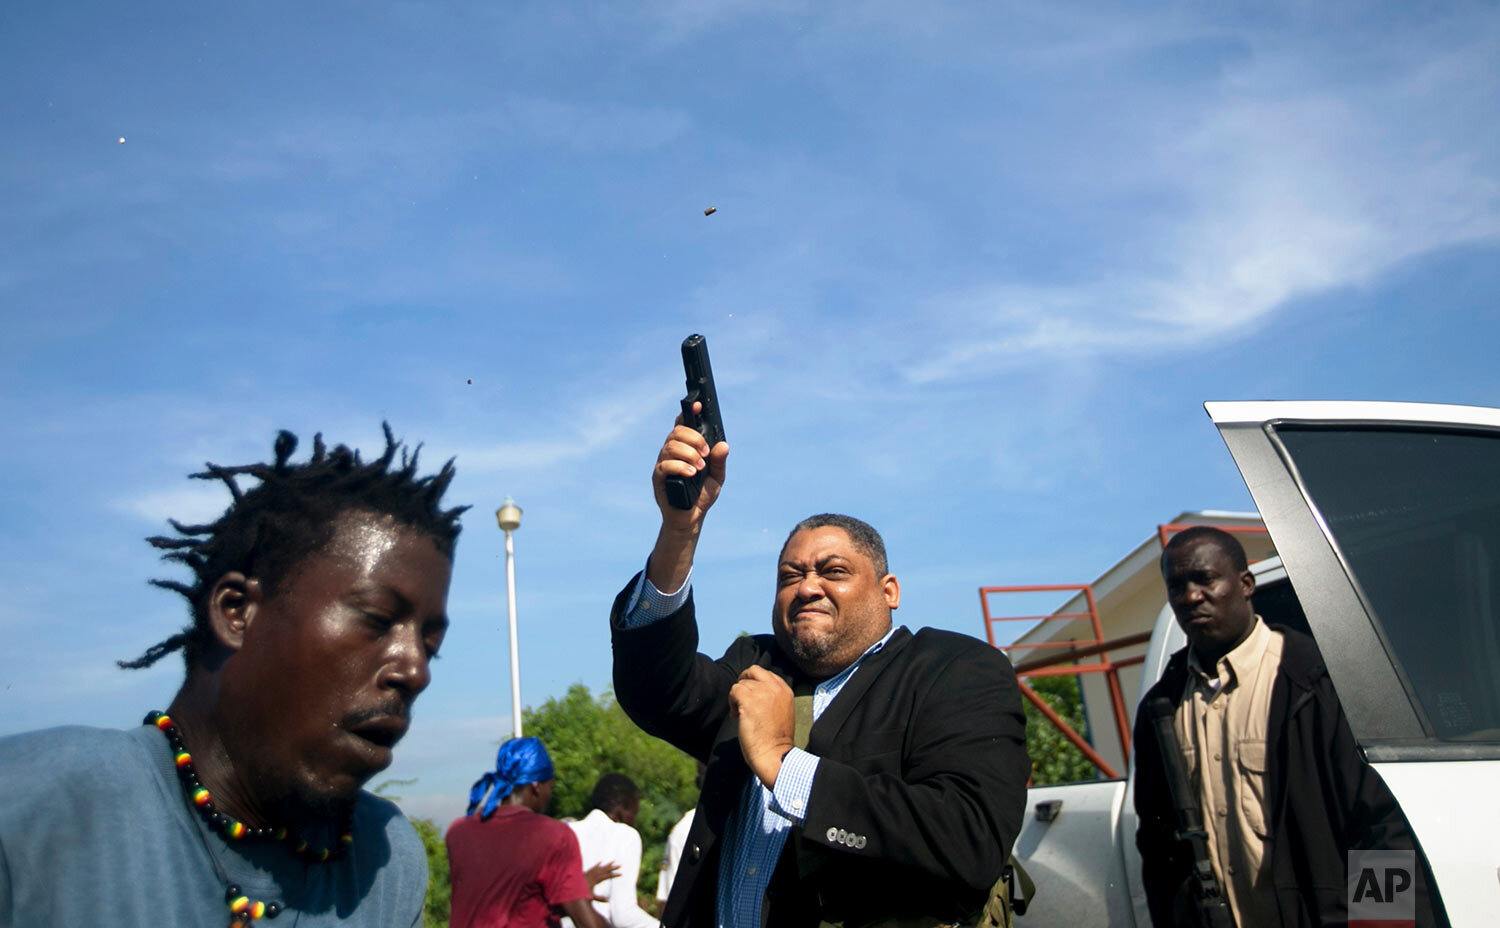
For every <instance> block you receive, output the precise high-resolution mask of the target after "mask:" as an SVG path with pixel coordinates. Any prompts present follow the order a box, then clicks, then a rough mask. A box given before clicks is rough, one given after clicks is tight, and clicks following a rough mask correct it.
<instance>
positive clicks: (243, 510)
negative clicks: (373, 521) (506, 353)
mask: <svg viewBox="0 0 1500 928" xmlns="http://www.w3.org/2000/svg"><path fill="white" fill-rule="evenodd" d="M381 428H382V429H383V430H384V431H385V453H384V454H382V455H381V456H380V457H379V458H378V459H377V460H375V461H371V462H370V463H368V464H366V463H365V462H363V461H361V460H360V457H359V452H358V451H354V450H351V449H349V448H348V447H346V446H344V445H337V446H335V447H334V448H333V449H332V450H329V449H328V448H326V447H325V446H324V444H323V435H322V433H319V434H317V435H314V436H313V451H312V457H311V458H309V459H308V460H307V461H306V462H305V463H302V464H291V463H289V460H290V458H291V456H292V452H293V451H295V450H296V449H297V436H296V435H293V434H292V433H291V432H287V431H281V432H279V433H278V434H277V435H276V442H275V445H274V450H275V461H274V463H271V464H243V465H240V466H237V467H221V466H219V465H217V464H213V463H207V464H205V465H204V467H205V468H206V469H205V470H204V471H203V472H202V473H197V474H189V476H190V477H192V478H194V479H197V480H221V481H223V482H224V485H225V486H227V487H228V488H229V495H230V496H231V497H233V502H231V503H230V505H229V508H228V509H226V510H224V514H223V515H221V516H219V518H218V520H217V521H214V522H210V523H207V524H204V525H184V524H182V523H181V522H178V521H177V520H176V519H168V520H167V521H168V522H170V523H171V525H172V528H174V529H176V530H177V532H178V535H179V536H180V537H175V538H174V537H168V536H165V535H157V536H155V537H152V538H148V539H146V540H147V541H149V542H150V543H151V545H152V546H153V547H156V548H160V549H162V550H164V551H166V552H167V553H166V554H164V555H162V560H167V561H177V562H179V563H182V564H186V565H187V566H188V567H189V568H190V569H191V570H192V572H193V582H192V583H190V584H189V583H182V582H179V581H177V580H151V581H150V582H151V584H152V585H153V586H159V587H161V588H162V589H166V590H173V591H175V592H178V593H181V594H182V595H183V596H184V597H186V598H187V601H188V608H189V611H190V612H191V614H192V624H191V625H189V626H188V627H186V628H184V629H183V630H182V631H180V632H178V633H177V634H175V635H173V636H171V637H170V638H167V639H166V640H164V641H162V642H160V643H158V644H155V645H152V646H151V647H150V648H148V649H147V650H146V652H145V653H144V654H142V655H141V656H140V657H138V658H136V659H135V660H133V661H118V662H117V663H118V664H119V665H120V666H121V667H123V668H125V669H127V670H135V669H139V668H142V667H150V666H151V665H152V664H154V663H156V662H157V661H158V660H160V659H161V658H163V657H165V656H166V655H168V654H170V653H172V652H173V651H176V650H178V649H181V650H182V652H183V659H184V660H185V661H186V663H187V666H188V671H189V672H191V671H192V668H193V666H194V665H195V663H196V662H197V661H198V659H199V658H200V657H202V656H203V654H204V653H205V652H206V651H207V650H208V649H210V648H211V647H212V646H213V642H214V638H213V632H212V630H211V629H210V627H209V624H208V600H209V593H210V591H211V590H212V589H213V587H214V585H215V584H216V583H217V582H218V580H219V578H220V577H222V576H224V575H225V574H226V573H229V572H230V571H239V572H240V573H243V574H244V575H245V576H247V577H254V578H256V579H258V580H259V581H260V584H261V587H262V588H263V589H264V590H265V592H266V595H268V596H270V595H274V594H275V592H276V587H277V585H278V584H279V583H281V582H282V581H283V580H285V579H286V578H287V575H288V574H289V573H290V572H291V571H292V570H293V569H294V568H295V567H296V566H297V565H299V564H300V563H301V562H302V560H303V559H304V558H306V557H307V556H308V555H310V554H312V553H314V552H316V551H319V550H321V549H322V548H323V547H325V546H326V545H327V544H328V543H329V542H330V541H332V540H333V535H334V531H335V528H336V523H337V521H338V519H339V517H340V516H342V515H343V514H344V513H347V512H371V513H374V514H376V515H381V516H391V517H393V518H394V519H395V520H396V521H397V522H399V523H400V524H402V525H406V526H409V527H411V528H414V529H416V530H417V531H420V532H422V533H424V534H426V535H428V536H430V537H431V538H432V541H433V543H434V544H436V545H437V547H438V550H439V551H441V552H442V553H443V554H445V555H446V556H447V557H448V558H449V559H450V560H451V559H452V557H453V547H454V544H455V543H456V542H457V540H458V533H459V529H460V526H459V524H458V516H459V514H460V513H462V512H463V511H464V510H466V509H468V508H469V507H468V506H459V507H457V508H455V509H447V510H445V509H442V508H440V507H439V503H440V501H441V500H442V496H443V493H444V491H446V490H447V489H448V484H449V483H451V482H452V480H453V474H454V470H453V459H452V458H450V459H449V460H448V463H446V464H444V465H443V467H442V469H441V470H440V471H438V472H437V473H436V474H429V475H428V476H426V477H418V476H417V455H418V454H419V453H420V452H421V450H422V448H421V446H420V445H418V446H417V447H416V448H414V449H412V451H411V452H410V453H409V454H408V452H407V449H406V447H405V445H403V444H402V443H400V442H398V441H396V438H395V436H394V435H393V434H392V433H391V427H390V424H389V423H385V422H382V423H381ZM398 451H399V452H400V464H399V465H397V466H393V465H395V462H396V461H397V452H398ZM241 475H243V476H248V477H254V478H255V479H257V480H259V481H260V483H259V484H257V485H256V486H255V487H253V488H251V489H249V490H241V488H240V486H239V481H238V480H237V479H236V478H238V477H240V476H241Z"/></svg>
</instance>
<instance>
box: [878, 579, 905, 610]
mask: <svg viewBox="0 0 1500 928" xmlns="http://www.w3.org/2000/svg"><path fill="white" fill-rule="evenodd" d="M880 589H881V592H882V593H883V594H884V595H885V604H886V605H887V606H889V607H891V608H892V609H896V608H899V607H900V606H901V581H899V580H897V579H896V575H895V574H886V575H885V577H884V578H882V579H881V581H880Z"/></svg>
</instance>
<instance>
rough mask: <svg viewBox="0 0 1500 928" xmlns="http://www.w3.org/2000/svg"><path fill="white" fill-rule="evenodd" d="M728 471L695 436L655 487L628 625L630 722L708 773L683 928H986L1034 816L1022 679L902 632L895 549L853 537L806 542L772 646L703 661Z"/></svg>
mask: <svg viewBox="0 0 1500 928" xmlns="http://www.w3.org/2000/svg"><path fill="white" fill-rule="evenodd" d="M728 456H729V447H728V445H726V444H724V443H722V442H721V443H719V444H718V445H716V446H714V447H713V448H712V449H710V448H709V447H708V446H707V444H706V442H705V441H704V440H703V438H702V436H701V435H699V434H698V433H697V432H696V431H693V430H692V429H688V428H685V427H683V426H682V425H681V424H680V423H679V425H678V426H677V427H676V428H675V429H673V431H672V432H671V433H670V434H669V435H668V436H667V440H666V442H665V443H664V444H663V445H662V449H661V452H660V454H659V455H658V457H657V463H656V467H655V470H654V471H653V475H652V482H653V486H654V488H655V495H656V502H657V507H658V508H659V509H660V510H661V519H662V521H661V529H660V532H659V533H658V535H657V540H656V545H655V547H654V548H653V549H652V552H651V557H650V559H649V560H648V561H647V565H646V570H645V571H644V572H643V573H642V574H638V575H637V576H636V577H635V578H634V579H632V580H631V582H630V584H629V585H628V586H626V588H625V589H624V590H623V591H621V593H620V595H619V597H617V598H616V600H615V604H614V609H613V611H612V613H611V627H612V630H613V639H614V656H615V663H614V668H615V669H614V680H615V693H616V695H617V697H618V698H619V701H620V704H621V705H622V706H623V707H624V708H625V711H626V712H627V713H629V715H630V717H631V718H632V719H634V720H635V721H636V723H637V724H639V725H640V726H641V727H642V728H644V729H645V730H646V731H648V732H650V733H652V734H653V735H656V736H658V737H661V738H664V739H666V740H667V741H669V742H671V743H672V744H675V745H676V746H677V747H679V748H681V749H682V750H684V751H686V752H688V753H689V754H691V755H693V756H694V757H697V758H698V759H700V760H702V761H704V762H705V763H707V764H708V772H707V775H706V776H705V779H704V784H703V794H702V796H701V798H700V800H699V805H698V814H697V816H696V817H695V819H694V823H693V828H692V831H691V833H690V834H689V836H688V846H687V850H686V853H685V855H684V858H683V861H682V864H681V866H680V869H679V871H678V876H677V881H676V882H675V883H674V885H673V887H672V893H671V896H670V898H669V899H668V900H667V905H666V909H665V911H664V913H663V918H662V921H663V923H664V924H665V925H666V926H667V928H680V926H700V925H714V924H722V925H725V926H727V928H760V926H762V925H771V926H778V928H780V926H803V925H806V926H817V925H818V924H820V923H822V922H827V923H839V924H842V925H843V926H845V928H859V926H875V925H893V924H900V925H903V926H936V925H939V924H947V923H954V922H960V921H965V920H969V919H972V918H974V917H975V915H976V914H977V913H978V911H979V909H980V908H981V906H983V904H984V902H985V900H986V898H987V896H988V892H989V890H990V888H991V886H992V885H993V884H994V882H995V880H996V878H997V877H998V876H999V875H1000V873H1001V869H1002V867H1003V866H1004V864H1005V860H1006V857H1007V856H1008V855H1009V853H1010V848H1011V843H1012V842H1013V841H1014V840H1015V837H1016V834H1017V833H1018V832H1019V831H1020V826H1021V814H1022V811H1023V809H1024V807H1025V801H1026V779H1027V776H1028V774H1029V772H1030V761H1029V760H1028V759H1027V756H1026V744H1025V720H1024V717H1023V716H1022V714H1021V705H1020V698H1019V692H1018V689H1017V687H1016V678H1015V673H1014V671H1013V670H1012V669H1011V666H1010V663H1009V662H1008V661H1007V660H1006V659H1005V657H1004V656H1003V655H1002V654H1000V652H998V651H996V650H995V649H993V648H991V647H989V646H987V645H985V644H983V643H982V642H979V641H977V640H975V639H973V638H970V637H967V636H964V635H959V634H955V633H953V632H944V631H936V630H933V629H922V630H921V631H919V632H917V634H915V635H913V634H911V633H910V632H909V631H907V630H906V628H904V627H902V628H897V629H892V627H891V610H893V609H895V608H896V607H897V606H899V605H900V602H901V586H900V584H899V583H898V582H897V580H896V578H895V576H893V575H892V574H891V573H890V572H889V571H888V570H887V565H886V556H885V547H884V544H883V543H882V541H881V539H880V536H879V534H877V533H876V532H875V530H874V529H873V528H871V527H870V526H868V525H866V524H865V523H864V522H861V521H859V520H858V519H853V518H850V517H848V516H837V515H821V516H813V517H812V518H810V519H805V520H803V521H802V522H801V523H799V524H798V525H797V527H795V528H794V529H793V530H792V532H791V534H790V535H789V536H788V538H787V540H786V544H785V545H784V546H783V548H782V551H781V556H780V558H779V564H778V568H777V581H776V597H775V601H774V603H773V605H772V610H771V627H772V634H770V635H756V636H753V637H752V636H746V637H741V638H740V639H739V640H737V641H736V642H735V643H734V644H733V645H731V646H730V648H729V650H728V652H727V653H726V654H725V655H724V656H723V657H722V658H720V659H719V660H717V661H715V660H713V659H712V658H709V657H707V656H705V655H702V654H698V653H696V650H697V641H698V633H697V625H696V622H695V620H694V614H693V602H692V595H691V587H690V584H689V580H690V575H691V572H692V563H693V554H694V551H695V550H696V548H697V544H698V538H699V534H700V532H701V529H702V526H703V518H704V515H705V514H706V513H707V512H708V510H709V508H710V507H711V506H713V504H714V501H715V500H716V499H717V498H718V495H719V493H720V491H721V489H722V488H723V484H724V475H725V465H726V462H727V460H728ZM701 471H706V472H707V473H706V474H705V479H704V482H703V489H702V491H701V493H700V494H699V497H698V500H697V503H696V504H695V505H694V507H693V508H692V509H690V510H678V509H674V508H672V507H671V506H670V505H669V504H668V503H667V501H666V496H665V492H664V489H663V487H664V482H665V480H666V478H668V477H670V476H683V477H689V476H692V475H694V474H696V473H699V472H701ZM664 591H667V592H664ZM797 697H801V698H797ZM798 744H803V745H805V747H798V746H797V745H798Z"/></svg>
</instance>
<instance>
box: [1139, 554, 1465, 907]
mask: <svg viewBox="0 0 1500 928" xmlns="http://www.w3.org/2000/svg"><path fill="white" fill-rule="evenodd" d="M1162 579H1163V580H1164V581H1165V582H1166V586H1167V601H1168V603H1169V604H1170V605H1171V607H1172V611H1173V612H1174V613H1175V614H1176V616H1177V622H1178V624H1179V625H1181V626H1182V629H1183V631H1184V632H1185V633H1186V634H1187V639H1188V647H1186V648H1184V649H1183V650H1182V651H1179V652H1177V653H1176V654H1174V655H1172V658H1171V660H1170V661H1169V662H1168V664H1167V668H1166V670H1165V671H1164V672H1163V674H1162V678H1161V679H1160V680H1159V681H1157V683H1156V685H1155V686H1153V687H1152V688H1151V689H1150V691H1148V692H1147V694H1146V696H1145V699H1144V700H1143V702H1148V701H1149V700H1151V699H1154V698H1156V697H1166V698H1168V699H1170V700H1171V702H1172V703H1173V705H1174V706H1176V716H1175V719H1174V721H1175V728H1176V732H1177V740H1178V744H1179V746H1180V748H1181V750H1182V754H1183V761H1184V763H1185V766H1186V768H1187V772H1188V780H1189V784H1190V787H1191V788H1192V790H1193V793H1194V797H1195V798H1196V799H1197V801H1198V804H1199V807H1200V809H1201V811H1202V816H1203V822H1204V831H1205V832H1207V835H1208V842H1207V843H1208V850H1209V858H1210V862H1211V863H1212V865H1213V871H1214V876H1215V877H1217V878H1218V881H1219V885H1220V886H1221V887H1222V888H1223V890H1224V895H1225V897H1226V899H1227V901H1228V903H1229V908H1230V911H1231V912H1232V913H1233V915H1234V919H1235V922H1236V923H1237V924H1238V925H1239V926H1240V928H1260V926H1276V925H1322V924H1343V923H1344V922H1345V921H1346V919H1347V905H1346V883H1345V876H1346V861H1347V854H1348V852H1349V851H1351V850H1357V849H1374V848H1381V849H1400V850H1409V849H1412V848H1413V842H1412V840H1411V833H1410V829H1409V828H1408V826H1407V824H1406V820H1405V818H1404V817H1403V816H1402V814H1401V811H1400V809H1399V808H1398V807H1397V805H1396V801H1395V798H1394V797H1393V796H1391V794H1390V791H1389V790H1388V789H1387V788H1386V786H1385V784H1384V783H1383V782H1382V781H1381V780H1380V777H1379V776H1378V775H1377V774H1376V773H1375V771H1374V770H1373V769H1371V767H1370V766H1369V765H1368V764H1367V763H1366V762H1365V760H1364V757H1363V755H1362V754H1361V753H1360V751H1359V748H1358V746H1357V745H1356V744H1355V742H1354V738H1353V735H1352V734H1351V732H1350V731H1349V725H1348V722H1347V721H1346V720H1345V719H1344V714H1343V709H1342V708H1341V707H1340V705H1339V702H1338V696H1337V695H1336V694H1335V693H1334V690H1333V684H1332V681H1331V680H1329V678H1328V673H1327V671H1326V670H1325V668H1324V667H1323V661H1322V657H1321V656H1320V655H1319V653H1318V649H1317V645H1315V644H1314V643H1313V641H1312V639H1311V638H1309V637H1307V636H1306V635H1303V634H1301V633H1299V632H1296V631H1293V630H1291V629H1286V628H1280V627H1274V628H1273V627H1271V626H1268V625H1267V624H1266V623H1265V622H1264V621H1262V620H1261V618H1260V617H1259V616H1257V615H1256V614H1255V610H1254V608H1253V607H1252V605H1251V602H1250V597H1251V596H1252V595H1253V594H1254V592H1255V577H1254V575H1252V574H1251V573H1250V570H1249V567H1248V565H1247V563H1246V560H1245V551H1244V548H1242V547H1241V546H1240V543H1239V542H1238V541H1236V540H1235V538H1234V536H1232V535H1230V534H1228V533H1227V532H1223V531H1220V530H1219V529H1215V528H1210V527H1207V526H1197V527H1194V528H1191V529H1187V530H1186V531H1183V532H1181V533H1179V534H1178V535H1176V536H1175V537H1173V538H1172V540H1171V542H1170V543H1169V544H1168V545H1167V548H1166V550H1165V551H1164V552H1163V553H1162ZM1147 716H1148V713H1146V712H1145V711H1141V712H1139V713H1137V718H1136V731H1135V741H1134V747H1135V750H1136V790H1135V805H1136V812H1137V813H1138V815H1139V818H1140V827H1139V830H1138V831H1137V833H1136V845H1137V846H1138V847H1139V848H1140V851H1141V858H1142V879H1143V882H1144V883H1145V888H1146V898H1147V902H1148V904H1149V906H1150V909H1151V918H1152V921H1153V922H1155V924H1156V925H1157V928H1166V926H1169V925H1178V924H1187V923H1189V922H1186V921H1184V919H1183V916H1184V914H1185V913H1184V911H1183V908H1182V906H1183V902H1184V900H1183V899H1181V898H1180V897H1181V895H1182V892H1183V884H1184V883H1185V881H1186V879H1187V876H1188V872H1189V868H1190V866H1191V864H1192V858H1191V855H1190V853H1189V852H1188V850H1187V849H1186V847H1185V846H1184V845H1183V844H1182V842H1179V841H1178V840H1177V838H1176V831H1177V820H1176V815H1175V812H1174V811H1173V806H1172V800H1171V796H1170V794H1169V792H1168V789H1167V785H1166V777H1165V772H1164V769H1163V766H1162V760H1161V755H1160V750H1159V748H1158V746H1157V743H1156V738H1155V734H1154V732H1153V731H1152V730H1151V728H1150V724H1149V720H1148V719H1147ZM1421 870H1425V867H1423V868H1419V873H1418V876H1417V882H1418V887H1417V890H1418V904H1417V924H1419V925H1443V924H1446V923H1447V922H1446V919H1445V918H1444V917H1443V913H1442V906H1441V902H1440V901H1438V900H1437V899H1436V897H1435V893H1434V894H1433V895H1432V896H1431V897H1429V896H1428V894H1427V886H1428V883H1429V881H1428V880H1427V879H1426V878H1425V874H1423V873H1422V872H1420V871H1421Z"/></svg>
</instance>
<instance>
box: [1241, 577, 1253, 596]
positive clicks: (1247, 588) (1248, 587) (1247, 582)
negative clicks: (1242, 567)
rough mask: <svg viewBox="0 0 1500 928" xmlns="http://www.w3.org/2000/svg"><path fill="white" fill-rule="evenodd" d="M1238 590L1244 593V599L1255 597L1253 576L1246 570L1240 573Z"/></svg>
mask: <svg viewBox="0 0 1500 928" xmlns="http://www.w3.org/2000/svg"><path fill="white" fill-rule="evenodd" d="M1240 589H1241V590H1242V591H1243V592H1244V594H1245V598H1246V599H1249V598H1250V597H1252V596H1254V595H1255V574H1252V573H1251V572H1250V571H1248V570H1246V571H1243V572H1241V573H1240Z"/></svg>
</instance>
